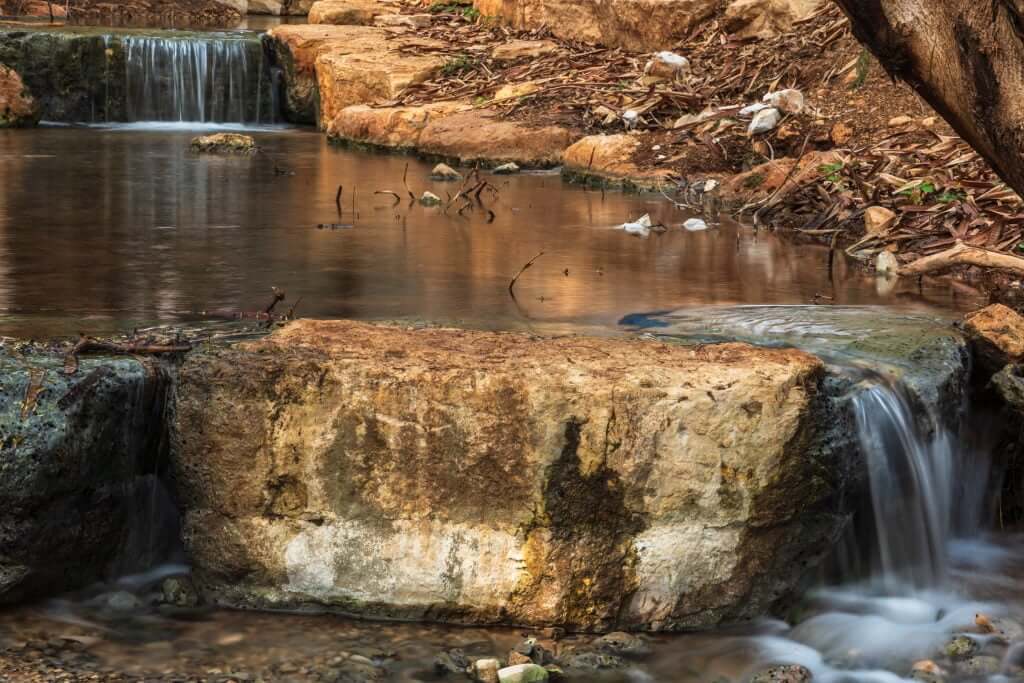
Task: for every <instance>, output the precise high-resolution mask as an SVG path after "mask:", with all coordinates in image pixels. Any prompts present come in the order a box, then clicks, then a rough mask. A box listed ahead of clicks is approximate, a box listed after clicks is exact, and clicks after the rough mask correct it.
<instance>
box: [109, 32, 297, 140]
mask: <svg viewBox="0 0 1024 683" xmlns="http://www.w3.org/2000/svg"><path fill="white" fill-rule="evenodd" d="M122 47H123V49H124V51H125V81H126V84H125V88H126V92H125V113H126V120H128V121H188V122H197V123H209V122H217V123H220V122H225V123H274V122H275V121H276V118H277V117H276V111H277V98H276V95H274V93H275V92H276V88H275V87H274V85H273V84H274V78H273V77H272V76H271V75H270V73H269V68H268V65H267V64H266V63H265V60H266V55H265V51H264V49H263V46H262V44H261V43H260V42H258V41H253V40H246V39H240V38H232V37H224V36H216V37H212V38H195V37H190V38H168V37H147V36H139V37H135V36H127V37H125V38H123V40H122ZM264 90H269V92H270V93H271V94H272V97H271V103H270V106H264V105H263V100H264ZM264 109H266V111H264Z"/></svg>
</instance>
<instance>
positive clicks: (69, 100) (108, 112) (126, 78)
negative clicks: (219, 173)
mask: <svg viewBox="0 0 1024 683" xmlns="http://www.w3.org/2000/svg"><path fill="white" fill-rule="evenodd" d="M225 35H226V34H219V33H213V32H202V31H170V30H161V29H145V30H139V29H119V28H106V27H72V26H68V27H48V28H31V29H25V28H10V27H5V28H3V29H0V65H6V67H8V68H10V69H11V70H13V71H14V72H16V73H17V75H18V77H20V79H21V81H22V82H23V84H24V91H23V93H24V95H25V96H31V98H32V99H33V100H34V101H35V102H36V103H37V109H36V110H35V112H34V114H33V116H34V117H35V118H36V119H37V120H38V118H40V117H41V118H42V119H43V120H46V121H57V122H67V123H106V122H117V121H133V120H136V118H135V117H136V116H138V117H140V118H144V119H147V118H152V119H161V118H162V119H163V120H178V118H179V116H181V115H185V116H188V117H190V118H193V119H194V120H200V119H202V120H220V117H226V116H227V115H228V114H229V113H232V114H234V115H235V116H238V117H239V120H240V121H241V120H247V121H254V122H258V121H259V120H260V114H261V113H262V114H263V115H264V117H269V115H270V112H271V111H272V102H273V89H272V87H271V84H270V69H269V64H268V63H267V62H266V61H264V46H263V42H262V39H261V38H260V36H259V35H258V34H255V33H250V34H233V35H232V36H231V37H230V39H227V38H226V37H225ZM190 41H191V45H190V47H191V52H193V53H195V54H199V53H200V52H202V51H203V49H206V50H207V51H208V52H212V53H213V54H208V55H207V57H208V61H207V63H208V64H210V66H209V67H208V70H209V73H206V74H204V77H207V78H209V81H204V80H200V81H196V80H193V79H194V78H197V77H198V75H197V74H194V73H193V74H191V75H187V74H185V73H174V74H173V77H172V76H171V62H175V60H178V61H181V60H184V59H187V58H188V59H191V58H192V57H186V56H183V55H182V54H176V53H174V51H173V50H169V52H167V53H163V54H161V53H160V51H159V50H151V51H149V52H146V51H147V50H150V49H151V48H153V47H154V46H155V45H156V44H157V43H163V44H165V45H168V46H170V45H171V44H176V45H178V46H187V44H189V42H190ZM218 44H219V46H220V47H221V48H223V49H222V50H218V47H217V45H218ZM132 50H134V51H135V52H134V54H135V59H134V62H133V61H132V60H130V59H129V56H130V54H132ZM229 51H234V52H235V56H236V57H237V58H238V60H239V61H237V62H235V63H233V64H228V63H226V59H227V57H226V55H227V53H228V52H229ZM143 52H146V55H145V59H146V60H147V61H148V63H150V64H151V66H152V67H153V68H154V70H155V71H156V73H155V74H154V77H153V78H152V79H151V80H150V79H147V78H146V73H145V72H143V65H142V61H143V55H142V53H143ZM204 54H205V53H204ZM194 56H195V55H193V57H194ZM157 62H159V63H157ZM175 63H177V62H175ZM133 68H135V69H136V70H135V71H132V69H133ZM229 69H235V71H234V72H231V73H228V71H227V70H229ZM161 70H163V73H162V74H161ZM195 70H199V67H198V66H196V67H195ZM218 79H221V80H222V81H223V82H221V80H218ZM229 79H230V80H232V81H233V82H234V83H235V88H239V87H243V86H246V87H247V90H246V91H244V92H235V93H234V94H233V97H234V99H233V100H232V99H231V98H230V97H228V96H227V94H226V93H227V88H226V85H227V81H228V80H229ZM172 81H173V82H178V84H179V85H180V86H181V88H180V89H176V88H175V87H174V84H173V82H172ZM197 88H199V89H202V90H206V89H207V88H208V89H209V91H208V92H207V93H206V95H205V97H206V99H207V100H208V106H209V107H210V109H209V110H208V111H206V112H203V113H202V115H199V112H193V111H173V112H172V111H169V110H168V109H167V108H172V107H171V102H172V101H173V100H174V98H176V97H180V98H181V99H182V101H183V102H184V101H185V100H188V103H189V105H190V107H198V100H189V98H187V97H186V96H185V92H186V91H187V92H192V91H193V90H194V89H197ZM0 97H2V95H0ZM243 98H244V99H243ZM214 102H220V103H221V105H220V107H221V110H219V111H215V109H216V107H214V104H213V103H214ZM232 106H233V107H234V108H235V111H233V112H229V111H228V110H229V109H230V108H231V107H232ZM164 107H167V108H164ZM0 113H2V105H0Z"/></svg>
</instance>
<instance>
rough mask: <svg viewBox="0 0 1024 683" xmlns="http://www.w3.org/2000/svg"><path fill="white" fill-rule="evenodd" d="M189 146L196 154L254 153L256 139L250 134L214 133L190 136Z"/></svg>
mask: <svg viewBox="0 0 1024 683" xmlns="http://www.w3.org/2000/svg"><path fill="white" fill-rule="evenodd" d="M190 147H191V149H192V151H193V152H196V153H197V154H243V155H247V154H255V153H256V151H257V147H256V140H254V139H253V137H252V136H251V135H239V134H238V133H214V134H213V135H200V136H198V137H195V138H192V142H191V144H190Z"/></svg>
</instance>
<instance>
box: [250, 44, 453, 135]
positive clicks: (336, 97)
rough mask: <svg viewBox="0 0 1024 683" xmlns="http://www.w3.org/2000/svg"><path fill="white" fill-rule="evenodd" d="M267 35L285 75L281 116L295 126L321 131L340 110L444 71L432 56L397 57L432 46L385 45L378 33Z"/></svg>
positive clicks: (385, 97) (391, 95)
mask: <svg viewBox="0 0 1024 683" xmlns="http://www.w3.org/2000/svg"><path fill="white" fill-rule="evenodd" d="M270 35H271V37H272V38H273V39H274V41H275V45H276V46H277V53H278V60H279V62H280V63H281V64H282V66H283V67H284V69H285V72H286V82H287V89H286V93H285V113H286V115H287V116H288V117H289V119H290V120H292V121H295V122H297V123H317V122H319V123H320V125H321V126H322V127H326V126H327V125H329V123H330V122H331V121H332V120H333V119H334V118H335V117H336V116H337V115H338V113H339V112H340V111H341V110H342V109H344V108H345V107H348V106H351V105H359V104H369V103H372V102H376V101H384V100H390V99H394V97H395V96H397V95H398V94H399V93H400V92H401V91H402V90H403V89H404V88H406V87H408V86H409V85H410V84H412V83H420V82H422V81H425V80H427V79H428V78H430V76H432V75H433V74H434V73H435V72H436V71H437V70H438V69H440V68H441V67H442V66H443V65H444V60H443V59H442V58H441V57H438V56H435V55H429V54H404V53H403V49H404V48H409V47H420V48H422V47H430V46H431V44H432V41H426V40H418V39H416V38H412V37H408V38H395V39H389V38H390V36H389V34H388V32H387V31H386V30H384V29H381V28H373V27H368V26H332V25H314V24H307V25H293V26H280V27H278V28H275V29H274V30H273V31H271V32H270ZM434 46H436V44H434Z"/></svg>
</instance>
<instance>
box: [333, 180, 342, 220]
mask: <svg viewBox="0 0 1024 683" xmlns="http://www.w3.org/2000/svg"><path fill="white" fill-rule="evenodd" d="M344 191H345V186H344V185H338V193H337V194H336V195H334V205H335V206H336V207H338V218H341V193H342V192H344Z"/></svg>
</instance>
